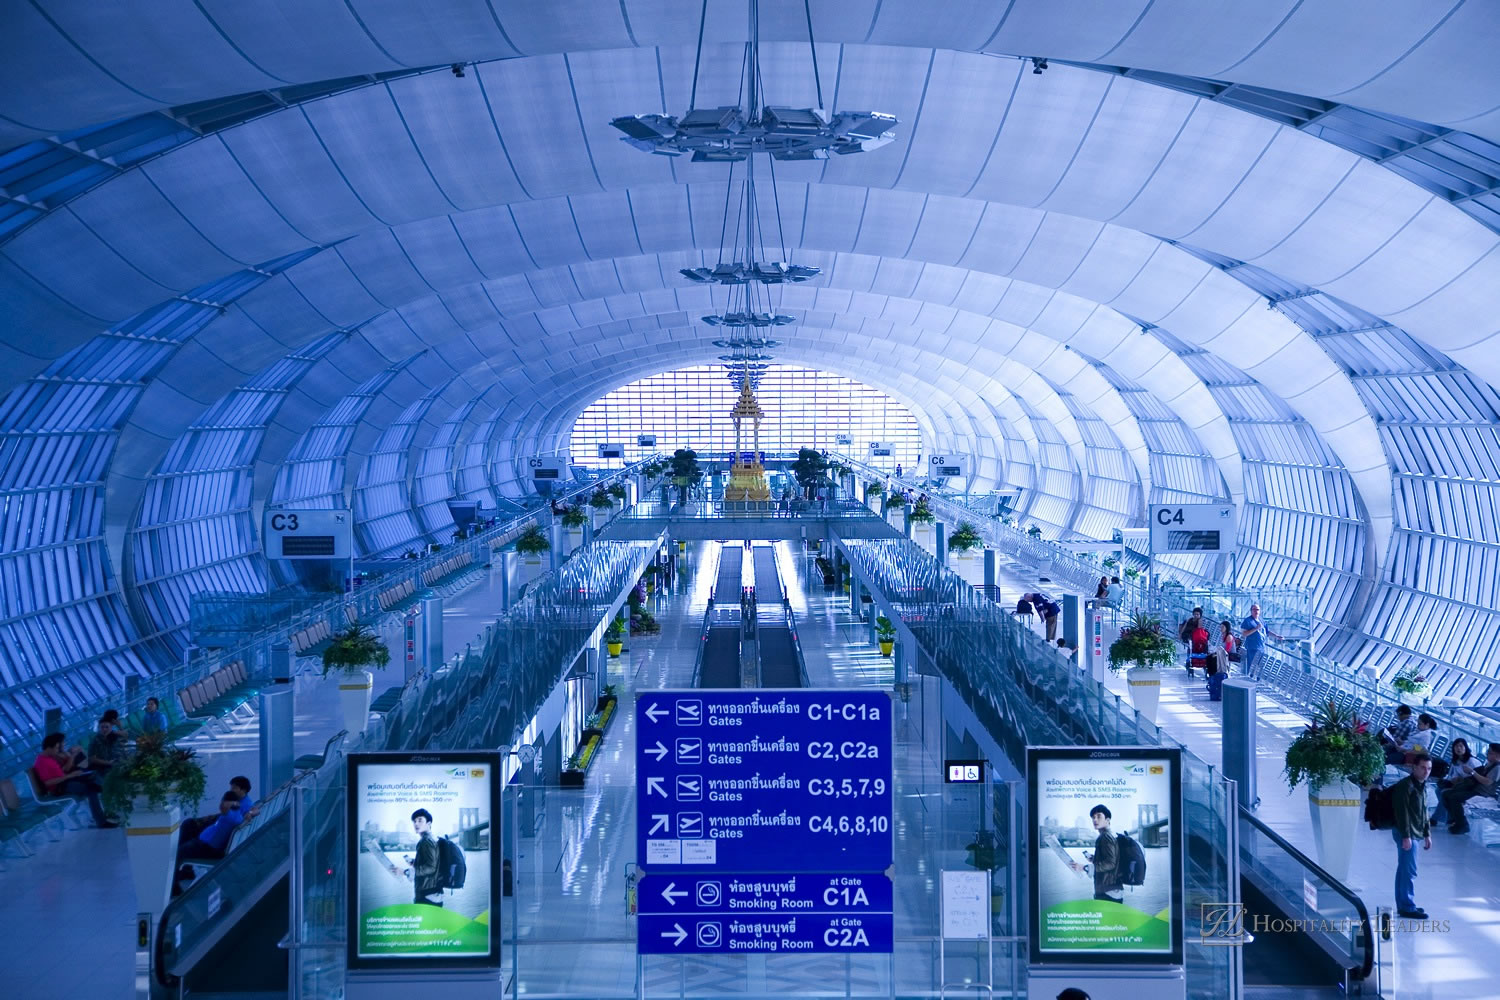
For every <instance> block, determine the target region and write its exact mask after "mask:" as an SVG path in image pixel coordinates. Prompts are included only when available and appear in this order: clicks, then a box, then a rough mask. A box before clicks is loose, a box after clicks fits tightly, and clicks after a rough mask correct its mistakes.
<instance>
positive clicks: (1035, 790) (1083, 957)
mask: <svg viewBox="0 0 1500 1000" xmlns="http://www.w3.org/2000/svg"><path fill="white" fill-rule="evenodd" d="M1181 767H1182V759H1181V756H1180V752H1179V751H1178V750H1176V749H1165V748H1160V747H1028V748H1027V751H1026V772H1027V773H1026V780H1027V792H1028V797H1029V805H1030V809H1029V812H1028V816H1029V817H1030V827H1031V828H1030V837H1029V841H1030V843H1029V849H1028V855H1029V863H1030V875H1031V879H1030V907H1029V913H1030V931H1031V934H1030V937H1031V961H1032V962H1033V963H1034V964H1044V963H1049V962H1052V963H1059V964H1069V965H1079V964H1100V965H1122V964H1157V965H1181V964H1182V944H1183V942H1182V928H1183V864H1182V859H1183V829H1182V822H1181V820H1182V778H1181Z"/></svg>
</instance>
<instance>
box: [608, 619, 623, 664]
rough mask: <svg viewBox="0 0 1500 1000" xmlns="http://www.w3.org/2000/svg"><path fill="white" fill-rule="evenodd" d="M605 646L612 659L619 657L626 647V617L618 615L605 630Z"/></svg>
mask: <svg viewBox="0 0 1500 1000" xmlns="http://www.w3.org/2000/svg"><path fill="white" fill-rule="evenodd" d="M604 646H605V648H606V649H608V650H609V655H610V656H611V657H615V656H619V655H620V650H621V649H623V648H624V647H625V616H624V615H616V616H615V618H614V620H613V621H611V622H610V623H609V627H607V628H606V629H605V630H604Z"/></svg>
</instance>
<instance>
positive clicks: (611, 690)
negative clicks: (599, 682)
mask: <svg viewBox="0 0 1500 1000" xmlns="http://www.w3.org/2000/svg"><path fill="white" fill-rule="evenodd" d="M604 697H606V698H613V697H615V686H614V685H613V684H606V685H604Z"/></svg>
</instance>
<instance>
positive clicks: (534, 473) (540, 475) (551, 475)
mask: <svg viewBox="0 0 1500 1000" xmlns="http://www.w3.org/2000/svg"><path fill="white" fill-rule="evenodd" d="M561 471H562V470H561V469H532V470H531V478H532V479H556V478H557V474H558V473H559V472H561Z"/></svg>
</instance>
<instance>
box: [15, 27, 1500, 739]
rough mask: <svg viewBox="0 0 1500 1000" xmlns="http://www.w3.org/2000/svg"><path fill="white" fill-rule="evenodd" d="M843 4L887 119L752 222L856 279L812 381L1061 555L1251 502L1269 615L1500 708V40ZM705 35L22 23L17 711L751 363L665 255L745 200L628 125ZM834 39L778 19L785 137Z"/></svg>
mask: <svg viewBox="0 0 1500 1000" xmlns="http://www.w3.org/2000/svg"><path fill="white" fill-rule="evenodd" d="M689 7H690V8H691V9H689ZM709 8H710V17H709V20H708V23H707V25H706V31H705V36H706V38H707V39H708V43H707V48H706V50H705V53H704V60H703V70H702V76H701V80H700V83H699V88H700V94H702V95H704V96H706V98H707V99H708V100H710V101H711V100H716V99H719V98H722V99H723V100H725V101H732V99H733V95H734V94H735V93H737V88H738V73H739V65H740V60H741V53H742V49H743V42H744V23H743V21H744V18H743V16H742V13H741V12H739V11H738V5H730V4H724V5H719V4H711V5H709ZM812 9H813V25H814V29H815V32H816V35H817V37H818V39H819V44H818V54H819V58H818V67H819V70H820V72H821V83H822V87H823V90H824V92H825V93H827V94H829V95H832V98H831V103H833V104H836V105H837V106H838V107H851V108H853V107H868V108H879V109H881V110H885V111H889V112H891V113H893V114H895V115H896V116H897V118H899V119H900V122H901V124H900V126H899V127H898V129H897V130H896V141H895V142H894V143H892V144H891V145H889V146H887V147H886V148H884V149H881V150H878V151H876V152H871V153H867V154H862V155H859V156H850V157H837V158H834V159H830V160H827V161H815V162H805V163H803V162H788V163H782V164H778V165H777V167H776V175H775V180H774V184H770V183H767V184H763V185H762V187H763V188H764V190H763V191H762V192H761V198H762V200H763V202H765V204H766V207H767V208H768V209H769V208H770V206H771V205H772V204H774V203H777V202H779V206H780V211H781V216H782V220H783V222H784V232H785V237H784V239H785V242H786V246H785V247H784V248H782V249H783V250H784V252H785V255H786V256H785V258H784V259H789V260H795V261H797V262H799V263H805V264H811V265H814V266H817V267H820V268H821V269H822V272H821V274H820V275H819V276H818V277H817V278H815V279H812V280H810V281H808V282H806V283H804V284H799V285H795V286H783V287H780V288H779V289H778V291H777V292H776V295H777V299H776V301H777V302H778V303H779V305H778V309H779V311H781V312H785V313H788V314H791V315H794V316H796V318H797V319H798V321H799V322H798V323H797V324H795V325H793V326H790V327H785V328H783V329H781V330H780V331H778V333H777V339H778V340H780V341H781V342H782V344H783V346H782V347H781V348H779V349H778V357H783V358H785V359H787V360H788V361H793V362H796V363H799V364H805V365H808V366H811V367H819V368H825V369H828V370H831V371H837V372H840V373H843V374H847V375H849V376H852V377H855V378H858V379H861V380H863V381H865V382H867V383H868V384H870V385H872V386H876V387H878V388H880V389H883V390H885V391H887V392H889V393H891V394H892V395H893V396H895V397H897V398H899V399H901V400H902V401H903V402H904V403H906V404H907V405H908V406H909V407H910V408H911V409H912V411H913V413H914V414H915V415H916V417H917V420H918V422H919V424H920V426H921V427H922V430H923V433H924V435H925V436H926V437H927V438H928V439H929V441H930V443H931V445H932V446H933V447H937V448H942V449H951V450H955V451H963V452H968V453H972V454H974V455H975V456H977V457H978V459H979V461H978V462H977V469H976V474H977V485H979V486H981V487H983V486H989V485H998V484H1002V483H1008V484H1019V485H1024V486H1026V487H1027V491H1026V494H1027V496H1028V500H1027V504H1028V509H1027V516H1028V517H1029V518H1031V519H1032V520H1034V521H1036V522H1037V523H1039V524H1041V525H1042V526H1043V527H1044V528H1045V530H1046V531H1047V532H1048V533H1049V534H1051V535H1054V536H1070V535H1087V536H1098V535H1101V534H1105V533H1107V532H1108V531H1109V530H1110V529H1112V528H1114V527H1118V526H1126V525H1133V524H1137V523H1139V522H1140V518H1141V516H1142V513H1143V511H1142V506H1141V505H1142V504H1143V503H1146V502H1151V501H1153V500H1156V499H1161V498H1171V499H1188V498H1218V497H1223V498H1231V499H1233V500H1235V501H1236V502H1237V503H1240V504H1241V505H1242V510H1243V513H1242V517H1241V524H1242V529H1241V531H1242V538H1241V544H1242V546H1243V547H1244V549H1245V550H1246V558H1245V559H1244V560H1243V561H1242V564H1241V579H1242V580H1243V579H1246V578H1249V579H1252V580H1259V581H1264V582H1285V583H1294V584H1299V585H1304V586H1310V587H1312V588H1314V590H1315V592H1316V594H1317V606H1316V610H1317V615H1318V622H1319V624H1318V631H1317V636H1318V639H1319V642H1320V645H1321V647H1322V648H1324V649H1325V650H1327V651H1328V652H1330V654H1331V655H1334V656H1336V657H1338V658H1340V659H1341V660H1344V661H1346V662H1348V663H1351V664H1355V665H1363V664H1369V665H1371V666H1372V667H1374V668H1375V669H1376V670H1377V671H1379V672H1381V673H1382V674H1384V675H1389V674H1391V673H1394V672H1395V671H1397V670H1399V669H1401V668H1403V667H1405V666H1408V665H1410V664H1413V663H1421V664H1423V665H1424V667H1425V669H1428V670H1429V672H1430V674H1429V675H1430V676H1432V677H1434V679H1435V681H1436V685H1437V689H1438V691H1439V692H1440V693H1444V694H1457V695H1459V696H1461V697H1464V698H1465V699H1467V700H1470V701H1473V702H1478V703H1489V702H1493V701H1495V700H1496V698H1497V697H1500V687H1497V684H1500V680H1497V669H1500V668H1497V666H1496V664H1497V663H1500V627H1497V626H1500V620H1497V619H1500V616H1497V613H1496V611H1495V610H1494V609H1495V607H1496V580H1497V578H1500V566H1497V563H1500V513H1497V506H1500V467H1497V466H1500V463H1497V459H1496V455H1497V454H1500V442H1497V434H1496V428H1497V425H1500V398H1497V394H1496V389H1495V387H1496V386H1497V385H1500V353H1497V351H1496V350H1495V338H1496V337H1497V335H1500V329H1497V320H1496V319H1495V317H1497V316H1500V235H1497V227H1496V219H1497V218H1500V216H1497V215H1496V213H1495V211H1494V208H1493V206H1494V190H1495V187H1496V182H1497V179H1500V170H1497V169H1496V167H1495V158H1494V157H1493V156H1492V153H1493V152H1494V151H1496V150H1497V149H1500V147H1496V146H1495V142H1496V141H1497V140H1500V69H1497V68H1496V65H1495V63H1494V61H1493V60H1492V59H1489V58H1488V53H1489V52H1490V51H1491V50H1492V49H1493V47H1494V45H1495V43H1496V42H1497V41H1500V11H1497V10H1496V9H1495V8H1494V7H1493V6H1492V5H1487V4H1482V3H1478V2H1475V0H1469V2H1463V0H1458V2H1447V3H1443V4H1436V5H1428V6H1425V7H1423V8H1421V10H1420V11H1416V10H1408V9H1405V8H1402V12H1400V13H1396V12H1394V10H1395V8H1394V6H1393V7H1391V8H1381V9H1380V10H1378V11H1376V12H1374V13H1372V12H1371V10H1370V9H1369V8H1368V6H1367V5H1363V4H1354V3H1353V2H1345V0H1338V2H1327V3H1320V4H1316V5H1314V4H1305V3H1301V2H1298V0H1274V2H1266V3H1258V4H1253V5H1235V6H1232V7H1224V8H1220V7H1219V6H1218V5H1204V4H1201V3H1193V2H1188V0H1155V2H1151V0H1130V2H1118V0H1110V2H1104V0H1088V2H1083V3H1077V4H1069V5H1057V4H1048V3H1043V2H1040V0H1011V2H1007V3H996V4H973V3H967V2H958V0H950V2H936V3H934V2H932V0H926V2H923V3H916V2H905V0H883V2H879V3H877V2H875V0H823V2H815V3H813V4H812ZM697 12H698V6H697V5H683V4H674V3H664V2H661V0H620V2H617V3H606V2H598V3H587V2H582V0H574V2H558V3H551V4H526V3H519V2H515V3H508V2H501V0H432V2H430V3H426V4H423V5H419V6H414V5H408V4H392V3H387V2H380V0H347V2H343V0H340V2H315V3H299V4H284V5H274V6H272V7H269V8H267V7H265V6H264V5H257V6H254V7H245V6H244V5H238V4H232V3H224V2H217V0H200V2H194V3H186V2H177V0H145V2H142V3H136V4H130V5H120V6H118V7H109V6H108V5H106V6H105V7H99V6H98V5H93V6H88V7H81V6H79V5H76V4H69V3H65V2H62V0H31V2H29V3H26V4H16V5H11V7H10V8H8V9H7V11H6V14H5V15H4V16H5V17H6V19H7V22H8V23H7V24H6V25H5V27H6V29H7V30H6V31H4V32H0V95H3V96H0V150H5V152H0V193H3V195H4V198H3V205H4V209H3V211H4V214H3V216H0V430H3V437H0V442H3V444H0V448H3V449H4V462H3V471H0V502H3V504H4V509H5V513H6V516H5V518H4V519H3V522H0V707H3V710H4V711H5V712H6V714H7V715H8V716H10V717H11V718H13V719H15V718H26V719H30V718H34V717H35V716H36V715H37V714H38V713H39V712H40V710H41V708H43V707H45V706H46V705H48V704H54V703H63V704H67V703H69V702H70V701H71V700H73V699H75V698H76V697H78V696H80V695H81V694H82V695H92V694H95V693H98V692H102V691H105V690H108V689H109V688H110V686H111V685H116V684H118V682H119V679H120V677H122V676H123V675H125V674H129V673H133V672H140V671H150V670H153V669H156V668H157V667H159V666H160V665H162V664H164V663H170V662H174V661H175V660H176V659H177V658H178V656H179V655H180V651H181V648H182V645H183V643H184V641H185V640H184V635H183V628H182V626H183V623H184V622H185V620H186V613H187V603H186V602H187V599H188V595H189V594H190V593H192V592H193V591H195V590H204V589H219V590H243V591H251V592H255V591H259V590H262V589H265V588H267V587H269V586H271V585H272V583H273V581H272V579H271V576H270V574H271V570H270V569H269V568H268V564H267V563H266V561H265V560H264V559H263V558H262V557H261V555H260V552H259V543H258V539H257V529H256V524H255V518H254V516H253V514H254V513H255V511H256V510H258V508H259V506H260V505H263V504H266V503H276V504H287V505H297V504H304V505H318V504H321V503H326V502H328V501H330V500H333V501H335V502H338V503H340V504H342V503H346V502H347V503H349V504H350V505H351V506H352V507H353V509H354V510H355V512H356V514H357V517H358V519H359V521H360V525H361V530H360V541H361V543H362V544H363V545H364V546H365V548H366V550H367V551H369V552H372V553H384V552H392V551H398V550H399V549H401V548H403V547H404V546H405V545H406V544H407V543H408V542H412V541H416V540H419V539H421V538H424V537H426V536H431V535H436V534H437V533H439V532H441V531H443V530H445V528H446V525H447V523H448V522H447V520H446V517H447V515H446V511H445V510H444V508H443V504H442V500H443V499H444V498H445V497H446V496H448V495H450V494H452V493H455V492H457V493H462V494H466V495H470V496H491V497H500V496H505V495H514V494H515V493H517V492H518V491H519V490H520V484H519V480H518V475H517V468H516V466H517V463H518V462H519V461H521V460H523V459H524V458H525V457H526V456H527V455H529V454H533V453H535V452H536V451H537V450H539V449H541V450H545V449H549V448H552V447H555V446H557V445H559V444H565V443H566V439H567V435H568V431H569V428H570V426H571V423H572V420H573V419H574V418H575V417H576V415H577V414H578V413H579V412H580V411H581V410H582V409H583V408H584V407H585V406H586V405H587V404H588V403H589V402H590V401H592V400H593V399H596V398H598V397H599V396H600V395H602V394H604V393H605V392H606V391H608V390H609V389H611V388H613V387H615V386H618V385H621V384H624V383H626V382H628V381H631V380H632V379H635V378H638V377H641V376H644V375H647V374H651V373H654V372H659V371H663V370H666V369H669V368H673V367H678V366H682V365H687V364H695V363H703V362H705V361H709V360H711V359H712V358H713V357H715V356H716V354H717V353H718V349H717V348H715V347H714V346H713V343H712V341H713V340H714V331H713V330H712V328H710V327H706V326H704V325H703V324H701V323H698V322H697V321H696V318H697V317H698V316H701V315H704V314H705V313H708V312H712V311H715V310H720V309H722V308H723V307H724V305H725V299H724V296H723V292H722V289H717V288H715V287H714V286H706V285H701V284H694V283H692V282H689V281H687V280H685V279H683V278H682V277H681V276H680V274H679V270H680V269H681V268H684V267H696V266H700V265H704V264H710V265H711V264H712V263H713V262H714V260H715V259H716V258H717V257H718V255H719V254H720V251H721V249H722V248H721V247H720V246H719V242H720V225H719V223H720V221H721V217H722V212H723V204H724V201H725V196H726V180H727V174H726V167H725V166H724V165H723V164H712V163H709V164H692V163H686V162H676V161H670V160H668V159H666V158H661V157H652V156H647V155H645V154H643V153H640V152H638V151H636V150H634V149H631V148H629V147H628V146H627V145H625V144H624V143H622V142H620V141H618V138H617V136H618V133H617V132H615V130H613V129H612V128H611V127H610V125H609V122H610V120H611V119H612V118H614V117H617V116H619V115H624V114H634V113H644V112H652V111H663V110H667V111H672V112H673V113H675V112H677V111H679V110H680V109H681V108H683V107H686V106H687V104H688V88H689V82H690V79H691V76H692V69H693V62H694V55H695V42H696V34H697V27H698V25H697ZM805 32H806V24H805V22H804V21H803V20H802V4H801V3H777V2H772V0H766V2H764V3H763V6H762V38H763V43H762V55H763V59H764V60H765V64H766V66H767V67H768V69H767V84H766V86H767V92H768V94H770V95H777V93H778V88H780V90H781V91H782V93H781V94H780V95H779V96H778V98H777V99H778V100H784V101H785V102H786V103H788V104H791V105H793V106H798V107H801V106H806V105H808V104H809V103H811V91H812V81H813V76H812V74H813V66H812V64H811V61H810V58H809V52H808V47H807V44H806V42H805V37H806V35H805ZM1030 56H1046V57H1048V58H1049V59H1050V60H1051V66H1050V68H1049V69H1047V70H1046V72H1044V73H1040V74H1037V73H1033V72H1031V65H1030V63H1029V62H1027V61H1026V60H1025V58H1024V57H1030ZM450 64H463V65H464V67H465V68H466V72H464V74H463V75H462V76H458V75H456V74H454V73H452V72H450V71H449V69H448V67H449V65H450ZM434 66H435V67H440V68H438V69H424V67H434ZM700 103H702V102H700Z"/></svg>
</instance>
